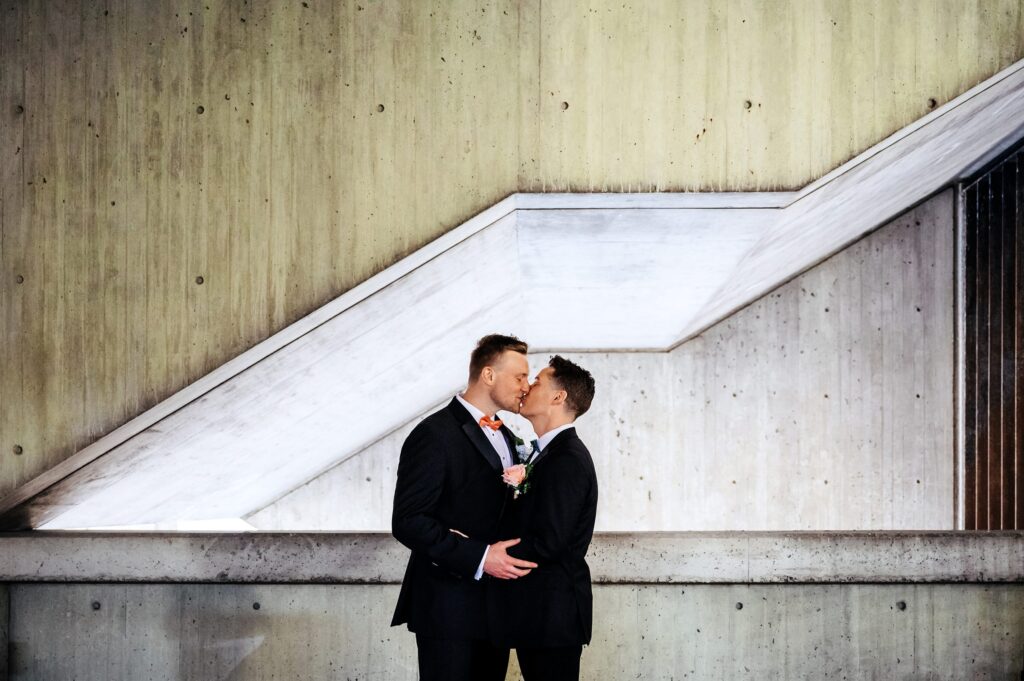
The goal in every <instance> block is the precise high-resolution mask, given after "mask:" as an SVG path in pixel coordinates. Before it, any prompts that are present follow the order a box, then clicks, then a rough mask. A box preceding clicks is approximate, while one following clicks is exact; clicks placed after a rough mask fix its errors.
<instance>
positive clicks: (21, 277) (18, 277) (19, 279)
mask: <svg viewBox="0 0 1024 681" xmlns="http://www.w3.org/2000/svg"><path fill="white" fill-rule="evenodd" d="M14 281H16V282H18V283H19V284H23V283H25V277H23V276H21V275H20V274H19V275H18V276H16V277H15V278H14Z"/></svg>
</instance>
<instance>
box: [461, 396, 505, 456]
mask: <svg viewBox="0 0 1024 681" xmlns="http://www.w3.org/2000/svg"><path fill="white" fill-rule="evenodd" d="M460 406H461V405H460ZM462 430H464V431H465V432H466V435H467V436H469V439H470V440H471V441H472V442H473V444H474V445H476V448H477V449H478V450H479V451H480V453H481V454H483V456H484V458H485V459H487V463H489V464H491V468H493V469H494V470H496V471H498V472H501V470H502V467H501V457H500V456H498V451H497V450H496V449H495V448H494V445H492V444H491V443H490V441H488V439H487V436H486V435H484V431H482V430H481V429H480V424H479V423H463V424H462Z"/></svg>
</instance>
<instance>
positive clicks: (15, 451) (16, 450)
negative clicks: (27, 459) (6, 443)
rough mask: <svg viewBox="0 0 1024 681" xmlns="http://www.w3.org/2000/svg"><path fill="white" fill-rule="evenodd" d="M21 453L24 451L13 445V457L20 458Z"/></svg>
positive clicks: (19, 446)
mask: <svg viewBox="0 0 1024 681" xmlns="http://www.w3.org/2000/svg"><path fill="white" fill-rule="evenodd" d="M23 451H24V450H23V449H22V448H21V445H14V455H15V456H21V453H22V452H23Z"/></svg>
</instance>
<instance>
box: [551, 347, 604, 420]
mask: <svg viewBox="0 0 1024 681" xmlns="http://www.w3.org/2000/svg"><path fill="white" fill-rule="evenodd" d="M548 366H550V367H551V368H552V369H554V371H553V372H552V375H553V378H554V379H555V382H556V383H557V384H558V387H559V388H561V389H562V390H564V391H565V395H566V397H565V406H567V407H569V409H571V410H572V411H573V413H574V414H575V415H576V418H579V417H580V416H583V415H584V414H586V413H587V410H588V409H590V403H591V402H593V401H594V377H593V376H591V375H590V372H589V371H587V370H586V369H584V368H583V367H581V366H580V365H579V364H576V363H574V362H570V361H569V360H567V359H566V358H565V357H561V356H559V355H555V356H554V357H552V358H551V361H550V362H548Z"/></svg>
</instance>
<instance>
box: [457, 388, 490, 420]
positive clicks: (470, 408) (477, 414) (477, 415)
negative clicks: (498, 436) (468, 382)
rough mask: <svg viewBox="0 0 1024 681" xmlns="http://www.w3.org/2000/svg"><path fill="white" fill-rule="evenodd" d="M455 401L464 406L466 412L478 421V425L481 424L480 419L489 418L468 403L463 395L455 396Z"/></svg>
mask: <svg viewBox="0 0 1024 681" xmlns="http://www.w3.org/2000/svg"><path fill="white" fill-rule="evenodd" d="M455 399H457V400H458V401H459V402H460V403H462V406H463V407H465V408H466V411H468V412H469V415H470V416H472V417H473V420H474V421H476V422H477V423H479V422H480V419H482V418H483V417H484V416H487V414H485V413H483V412H482V411H480V410H479V409H477V408H476V407H474V406H473V405H472V404H470V403H469V402H467V401H466V399H465V398H464V397H463V396H462V394H461V393H459V394H457V395H455Z"/></svg>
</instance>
